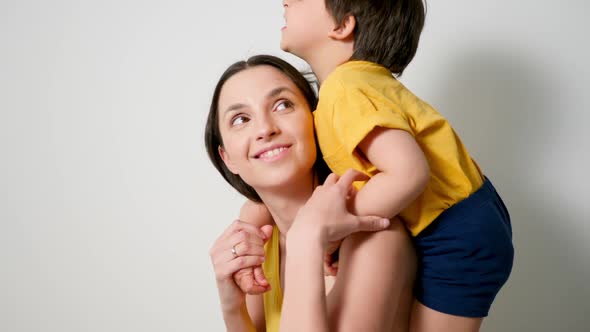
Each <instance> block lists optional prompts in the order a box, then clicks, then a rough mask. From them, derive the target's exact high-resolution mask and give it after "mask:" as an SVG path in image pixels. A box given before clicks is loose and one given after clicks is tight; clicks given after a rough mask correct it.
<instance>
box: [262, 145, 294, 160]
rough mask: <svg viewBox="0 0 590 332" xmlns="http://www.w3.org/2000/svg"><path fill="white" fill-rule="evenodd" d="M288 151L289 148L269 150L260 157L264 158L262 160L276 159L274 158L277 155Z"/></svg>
mask: <svg viewBox="0 0 590 332" xmlns="http://www.w3.org/2000/svg"><path fill="white" fill-rule="evenodd" d="M286 149H287V148H285V147H281V148H276V149H272V150H268V151H266V152H265V153H263V154H261V155H260V157H262V158H270V157H274V156H276V155H277V154H279V153H281V152H283V151H284V150H286Z"/></svg>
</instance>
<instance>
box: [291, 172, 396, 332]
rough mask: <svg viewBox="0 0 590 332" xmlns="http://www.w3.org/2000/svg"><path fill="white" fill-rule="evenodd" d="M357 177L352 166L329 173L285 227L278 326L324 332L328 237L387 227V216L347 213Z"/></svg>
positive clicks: (327, 325) (329, 239)
mask: <svg viewBox="0 0 590 332" xmlns="http://www.w3.org/2000/svg"><path fill="white" fill-rule="evenodd" d="M361 177H363V175H362V174H361V173H359V172H356V171H348V172H346V173H345V174H344V175H343V176H342V178H340V179H338V177H337V176H336V175H334V174H332V175H330V176H329V177H328V179H326V181H325V183H324V185H322V186H319V187H318V188H316V190H315V191H314V193H313V195H312V197H311V198H310V199H309V201H308V202H307V203H306V204H305V205H304V206H303V207H302V208H301V209H300V210H299V212H298V214H297V217H296V218H295V221H294V223H293V225H292V226H291V228H290V229H289V232H288V233H287V252H286V265H285V298H284V300H283V310H282V317H281V331H329V330H330V328H329V318H328V312H327V306H326V296H325V284H324V275H323V253H324V251H325V249H326V248H327V246H328V244H329V242H330V241H337V240H340V239H342V238H344V237H346V236H348V235H349V234H351V233H353V232H357V231H363V230H364V231H376V230H382V229H384V228H386V227H387V226H389V220H387V219H383V218H380V217H357V216H354V215H352V214H350V213H348V211H347V207H346V200H347V196H348V195H349V193H350V190H351V184H352V182H353V181H354V180H361ZM365 178H366V176H365Z"/></svg>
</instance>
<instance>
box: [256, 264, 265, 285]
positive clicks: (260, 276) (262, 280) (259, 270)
mask: <svg viewBox="0 0 590 332" xmlns="http://www.w3.org/2000/svg"><path fill="white" fill-rule="evenodd" d="M254 280H255V281H256V282H257V283H258V284H259V285H260V286H268V280H266V277H265V276H264V271H263V270H262V267H261V266H257V267H255V268H254Z"/></svg>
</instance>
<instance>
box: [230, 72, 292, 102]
mask: <svg viewBox="0 0 590 332" xmlns="http://www.w3.org/2000/svg"><path fill="white" fill-rule="evenodd" d="M280 87H283V88H286V90H290V91H291V92H293V93H297V91H298V89H297V87H296V85H295V83H293V81H291V79H290V78H289V77H288V76H287V75H285V74H284V73H283V72H281V71H280V70H278V69H276V68H274V67H271V66H265V65H262V66H256V67H252V68H248V69H246V70H243V71H241V72H239V73H237V74H235V75H234V76H232V77H231V78H229V79H228V80H227V81H226V82H225V84H224V85H223V87H222V89H221V94H220V98H219V104H220V105H219V106H220V108H222V105H223V104H231V103H235V102H245V101H248V100H251V101H258V100H261V99H265V98H267V97H268V96H269V95H270V94H271V92H272V91H273V90H276V89H277V88H280Z"/></svg>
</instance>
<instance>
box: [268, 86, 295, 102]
mask: <svg viewBox="0 0 590 332" xmlns="http://www.w3.org/2000/svg"><path fill="white" fill-rule="evenodd" d="M283 91H289V92H292V91H291V89H289V88H288V87H286V86H280V87H278V88H274V89H272V90H271V91H270V92H269V93H268V94H267V95H266V98H267V99H270V98H274V97H276V96H278V95H280V94H281V93H283Z"/></svg>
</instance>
